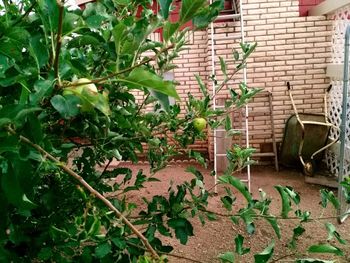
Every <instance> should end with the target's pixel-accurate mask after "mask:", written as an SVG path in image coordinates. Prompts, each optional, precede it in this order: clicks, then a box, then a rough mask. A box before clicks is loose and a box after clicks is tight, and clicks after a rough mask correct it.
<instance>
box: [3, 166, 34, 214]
mask: <svg viewBox="0 0 350 263" xmlns="http://www.w3.org/2000/svg"><path fill="white" fill-rule="evenodd" d="M19 172H20V173H21V172H22V171H21V170H16V171H15V170H14V169H13V168H12V167H9V169H8V171H7V173H5V174H3V175H2V176H1V187H2V190H3V192H4V194H5V196H6V198H7V200H8V201H9V202H10V203H12V204H13V205H15V206H16V207H18V208H20V209H25V210H30V209H33V208H35V207H36V206H37V205H36V204H34V203H33V202H32V201H31V200H29V199H28V197H27V195H26V194H25V192H24V189H23V187H22V185H21V183H22V182H21V178H20V176H19V175H18V173H19Z"/></svg>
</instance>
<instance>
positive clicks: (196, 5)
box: [179, 0, 207, 25]
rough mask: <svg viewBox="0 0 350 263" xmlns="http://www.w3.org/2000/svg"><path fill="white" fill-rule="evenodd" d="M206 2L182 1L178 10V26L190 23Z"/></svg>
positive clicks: (202, 0) (198, 0)
mask: <svg viewBox="0 0 350 263" xmlns="http://www.w3.org/2000/svg"><path fill="white" fill-rule="evenodd" d="M206 2H207V1H206V0H183V1H182V4H181V10H180V21H179V22H180V25H183V24H185V23H186V22H188V21H190V20H191V19H192V18H193V17H194V16H195V15H196V13H197V12H198V11H199V10H200V9H201V8H202V7H203V6H204V4H205V3H206Z"/></svg>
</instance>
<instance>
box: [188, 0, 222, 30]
mask: <svg viewBox="0 0 350 263" xmlns="http://www.w3.org/2000/svg"><path fill="white" fill-rule="evenodd" d="M223 9H224V1H223V0H218V1H214V2H213V3H212V4H210V5H209V6H207V7H205V8H201V10H200V12H198V13H197V14H196V16H195V17H194V18H193V20H192V21H193V25H194V26H195V27H196V29H204V28H206V27H207V26H208V25H209V23H211V22H212V21H214V20H215V18H216V17H217V16H218V15H219V14H220V11H221V10H223Z"/></svg>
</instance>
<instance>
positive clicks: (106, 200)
mask: <svg viewBox="0 0 350 263" xmlns="http://www.w3.org/2000/svg"><path fill="white" fill-rule="evenodd" d="M8 131H9V132H10V133H11V134H14V135H16V132H15V131H14V130H13V129H12V128H9V127H8ZM19 139H20V141H21V142H24V143H26V144H28V145H30V146H31V147H33V148H34V149H36V150H37V151H38V152H40V153H41V154H42V155H43V156H44V157H46V158H47V159H49V160H50V161H52V162H55V163H56V165H57V166H59V167H61V169H62V170H63V171H65V172H66V173H67V174H69V175H70V176H72V177H73V178H74V179H76V180H78V181H79V183H80V184H81V185H82V186H84V187H85V188H86V189H87V190H88V191H89V192H90V193H91V194H92V195H94V196H95V197H96V198H98V199H100V200H101V201H102V202H103V203H104V204H105V205H106V206H107V207H108V208H109V209H110V210H111V211H113V212H114V213H115V214H116V215H117V216H118V217H119V218H120V219H121V220H122V221H123V222H124V223H125V224H126V225H127V226H128V227H129V228H130V229H131V231H132V232H134V233H135V235H136V236H137V237H138V238H140V239H141V241H142V243H143V244H144V245H145V247H146V248H147V250H148V251H149V252H150V253H151V254H152V256H153V257H154V258H159V256H158V253H157V252H156V251H155V250H154V249H153V247H152V246H151V245H150V243H149V242H148V240H147V238H146V237H144V236H143V235H142V233H140V232H139V231H138V230H137V228H136V227H135V226H134V225H133V224H132V223H131V222H130V221H129V220H128V219H127V218H126V217H125V216H124V215H123V214H122V213H121V212H120V211H119V210H118V209H117V208H116V207H115V206H114V205H113V204H112V203H111V202H110V201H109V200H108V199H107V198H106V197H104V196H103V195H102V194H101V193H99V192H98V191H97V190H95V189H94V188H93V187H92V186H91V185H89V183H88V182H86V181H85V180H84V178H83V177H81V176H80V175H79V174H77V173H76V172H74V171H73V170H72V169H70V168H69V167H67V166H66V165H65V164H63V163H62V162H60V160H58V159H57V158H56V157H54V156H53V155H51V154H50V153H48V152H47V151H45V150H44V149H43V148H41V147H40V146H39V145H37V144H35V143H33V142H32V141H31V140H29V139H28V138H26V137H24V136H22V135H19Z"/></svg>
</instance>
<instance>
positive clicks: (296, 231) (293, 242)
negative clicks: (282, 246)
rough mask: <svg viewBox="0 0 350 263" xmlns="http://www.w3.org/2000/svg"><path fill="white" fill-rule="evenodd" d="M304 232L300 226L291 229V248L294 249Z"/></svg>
mask: <svg viewBox="0 0 350 263" xmlns="http://www.w3.org/2000/svg"><path fill="white" fill-rule="evenodd" d="M304 232H305V228H304V227H303V226H302V225H298V226H296V227H295V228H294V229H293V237H292V240H291V241H290V243H289V245H290V247H291V248H293V249H295V248H296V241H297V239H298V237H300V236H301V235H302V234H303V233H304Z"/></svg>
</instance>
